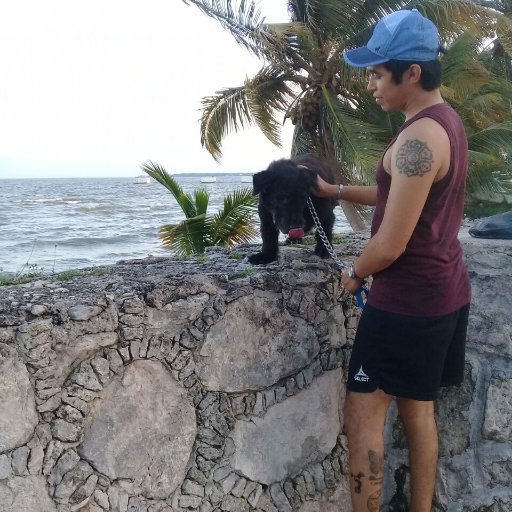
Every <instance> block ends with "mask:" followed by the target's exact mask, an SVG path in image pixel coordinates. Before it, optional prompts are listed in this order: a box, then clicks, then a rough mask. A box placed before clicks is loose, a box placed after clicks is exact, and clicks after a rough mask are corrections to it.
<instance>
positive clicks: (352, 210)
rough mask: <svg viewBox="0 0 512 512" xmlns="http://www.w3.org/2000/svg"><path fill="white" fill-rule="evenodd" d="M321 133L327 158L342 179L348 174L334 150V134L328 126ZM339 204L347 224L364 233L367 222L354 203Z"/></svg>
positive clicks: (322, 128)
mask: <svg viewBox="0 0 512 512" xmlns="http://www.w3.org/2000/svg"><path fill="white" fill-rule="evenodd" d="M320 133H321V141H322V145H323V149H324V155H325V158H326V159H327V160H328V161H329V162H330V163H331V165H332V167H333V169H335V170H336V176H337V177H338V178H340V177H341V176H344V175H346V173H344V172H343V170H342V169H341V166H340V163H339V162H338V160H337V159H336V150H335V148H334V142H333V137H332V133H330V130H329V128H328V127H327V126H322V127H321V131H320ZM340 181H341V180H340ZM339 204H340V206H341V209H342V210H343V213H344V214H345V218H346V219H347V222H348V223H349V224H350V227H351V228H352V229H353V230H354V231H364V230H365V229H366V228H367V227H368V225H367V223H366V220H365V219H364V217H363V216H362V215H361V212H360V211H359V210H358V208H357V207H356V206H355V205H354V204H353V203H349V202H348V201H339Z"/></svg>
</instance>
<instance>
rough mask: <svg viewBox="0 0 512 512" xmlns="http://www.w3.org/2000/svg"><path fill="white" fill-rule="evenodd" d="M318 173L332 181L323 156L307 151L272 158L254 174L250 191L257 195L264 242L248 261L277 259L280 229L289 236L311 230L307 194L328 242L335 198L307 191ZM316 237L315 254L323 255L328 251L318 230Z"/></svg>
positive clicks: (297, 237)
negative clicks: (265, 167)
mask: <svg viewBox="0 0 512 512" xmlns="http://www.w3.org/2000/svg"><path fill="white" fill-rule="evenodd" d="M317 175H319V176H321V177H322V178H323V179H324V180H325V181H327V182H329V183H334V182H335V181H334V179H333V173H332V170H331V168H330V166H329V165H328V163H327V162H326V161H325V160H323V159H321V158H319V157H317V156H315V155H310V154H306V155H300V156H297V157H295V158H292V159H291V160H286V159H283V160H277V161H275V162H272V163H271V164H270V165H269V167H268V168H267V169H266V170H265V171H261V172H258V173H256V174H255V175H254V176H253V181H252V182H253V194H254V195H257V194H259V196H260V197H259V205H258V213H259V216H260V226H261V238H262V240H263V246H262V248H261V252H258V253H256V254H253V255H251V256H249V262H250V263H253V264H255V265H261V264H265V263H270V262H271V261H274V260H276V259H277V253H278V238H279V231H281V232H282V233H284V234H287V235H288V238H289V239H300V238H302V237H304V234H305V233H307V232H308V231H310V230H311V228H312V227H313V226H314V221H313V218H312V216H311V213H310V212H309V208H308V206H307V199H308V196H310V197H311V200H312V202H313V206H314V208H315V210H316V212H317V214H318V218H319V220H320V224H321V225H322V227H323V229H324V231H325V234H326V236H327V239H328V240H329V242H331V240H332V227H333V225H334V213H333V210H334V207H335V206H336V204H337V202H336V200H334V199H325V198H320V197H316V196H314V195H312V194H311V195H310V194H309V191H310V189H311V188H315V187H316V180H317ZM315 238H316V247H315V254H317V255H318V256H320V257H321V258H326V257H327V256H328V255H329V253H328V251H327V249H326V248H325V246H324V244H323V242H322V240H321V239H320V236H319V235H318V233H316V235H315Z"/></svg>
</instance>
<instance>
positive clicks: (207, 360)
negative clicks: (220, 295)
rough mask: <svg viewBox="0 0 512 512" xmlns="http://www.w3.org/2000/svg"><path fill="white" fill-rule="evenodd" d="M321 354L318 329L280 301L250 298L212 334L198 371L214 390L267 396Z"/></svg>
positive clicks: (234, 306)
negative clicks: (264, 391)
mask: <svg viewBox="0 0 512 512" xmlns="http://www.w3.org/2000/svg"><path fill="white" fill-rule="evenodd" d="M276 297H279V296H276ZM318 351H319V345H318V341H317V338H316V334H315V331H314V329H313V328H312V327H311V326H310V325H308V324H307V323H306V322H305V320H303V319H302V318H298V317H292V316H291V315H290V314H289V313H288V311H287V310H285V309H284V308H283V307H282V305H281V304H280V301H279V299H277V298H276V299H271V298H263V297H259V298H256V297H254V296H245V297H242V298H240V299H238V300H237V301H234V302H232V303H231V304H230V305H229V307H228V309H227V311H226V313H225V314H224V316H223V317H222V318H220V319H219V321H218V322H217V323H215V324H214V325H213V326H212V327H211V329H210V330H209V331H208V333H207V335H206V339H205V342H204V345H203V346H202V348H201V350H200V353H199V354H200V356H201V358H200V359H199V361H198V364H197V366H196V371H197V373H198V375H199V376H200V378H201V380H202V382H203V384H204V385H205V386H206V388H208V389H211V390H221V391H227V392H237V391H246V390H249V389H251V390H261V389H264V388H266V387H268V386H270V385H272V384H274V383H276V382H277V381H278V380H280V379H281V378H283V377H285V376H287V375H290V374H292V373H293V372H294V371H296V370H299V369H300V368H302V367H304V366H306V365H307V364H308V363H309V362H310V361H311V360H312V359H313V358H314V357H315V356H316V355H317V354H318Z"/></svg>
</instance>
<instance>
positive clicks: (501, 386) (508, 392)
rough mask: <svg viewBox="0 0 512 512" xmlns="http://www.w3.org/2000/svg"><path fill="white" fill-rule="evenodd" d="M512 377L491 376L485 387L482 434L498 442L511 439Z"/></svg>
mask: <svg viewBox="0 0 512 512" xmlns="http://www.w3.org/2000/svg"><path fill="white" fill-rule="evenodd" d="M511 396H512V378H509V379H499V378H492V379H491V382H490V383H489V388H488V389H487V403H486V406H485V420H484V425H483V428H482V435H483V437H484V438H486V439H493V440H495V441H498V442H506V441H512V408H511V407H510V397H511Z"/></svg>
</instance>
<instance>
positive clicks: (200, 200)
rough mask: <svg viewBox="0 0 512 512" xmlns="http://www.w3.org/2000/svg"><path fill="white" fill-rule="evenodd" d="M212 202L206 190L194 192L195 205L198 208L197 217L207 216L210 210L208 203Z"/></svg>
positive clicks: (200, 189)
mask: <svg viewBox="0 0 512 512" xmlns="http://www.w3.org/2000/svg"><path fill="white" fill-rule="evenodd" d="M209 201H210V194H209V193H208V191H207V190H206V189H204V188H199V189H197V190H194V204H195V207H196V211H197V215H202V214H206V211H207V209H208V202H209Z"/></svg>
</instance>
